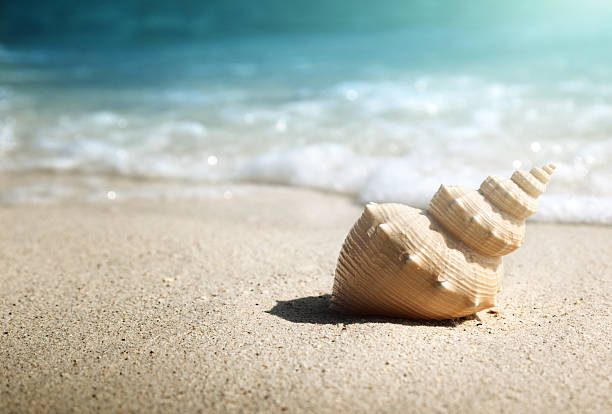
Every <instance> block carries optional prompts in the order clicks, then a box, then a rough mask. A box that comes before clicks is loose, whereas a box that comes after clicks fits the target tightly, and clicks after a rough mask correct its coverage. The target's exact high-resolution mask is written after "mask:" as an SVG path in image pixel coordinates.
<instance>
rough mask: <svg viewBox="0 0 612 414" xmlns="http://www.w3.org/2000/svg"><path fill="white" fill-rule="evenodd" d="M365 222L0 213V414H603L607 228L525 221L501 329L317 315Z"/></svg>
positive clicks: (243, 197)
mask: <svg viewBox="0 0 612 414" xmlns="http://www.w3.org/2000/svg"><path fill="white" fill-rule="evenodd" d="M360 213H361V206H360V205H358V204H356V203H355V202H354V201H352V200H351V199H349V198H345V197H342V196H338V195H332V194H322V193H318V192H314V191H309V190H300V189H291V188H284V187H271V186H244V187H242V190H241V191H237V192H234V193H233V194H232V197H231V198H224V197H223V196H215V195H214V194H213V195H211V196H209V197H200V198H198V199H193V200H190V199H167V200H152V199H144V198H143V199H133V200H128V201H125V200H122V199H121V198H120V197H118V198H117V199H116V200H106V201H100V202H62V203H55V204H20V205H3V206H0V228H1V229H2V231H1V232H0V269H1V270H0V412H2V413H13V412H14V413H22V412H40V413H42V412H94V411H102V412H283V411H286V412H319V413H326V412H329V413H334V412H349V411H350V412H363V413H365V412H398V413H400V412H401V413H411V412H414V413H417V412H418V413H426V412H439V413H445V412H470V413H485V412H508V413H519V412H520V413H527V412H566V413H603V412H612V399H611V398H612V397H611V395H612V394H611V390H612V385H611V383H610V378H612V334H611V333H610V326H611V325H612V312H611V307H610V295H611V292H612V269H611V267H610V261H611V259H612V227H603V226H601V227H598V226H586V225H555V224H539V223H529V224H528V227H527V239H526V243H525V245H524V246H523V247H522V248H521V249H519V250H518V251H517V252H515V253H513V254H511V255H509V256H507V257H506V258H505V259H504V263H505V269H506V273H505V279H504V287H503V291H502V294H501V296H500V297H499V308H498V309H499V313H489V312H487V311H484V312H481V313H479V314H478V315H477V316H475V317H469V318H464V319H460V320H453V321H446V322H423V321H408V320H398V319H388V318H377V317H372V318H351V317H344V316H341V315H335V314H330V313H328V311H327V305H328V301H329V293H330V292H331V287H332V283H333V273H334V268H335V262H336V258H337V254H338V252H339V250H340V247H341V244H342V241H343V239H344V237H345V235H346V233H347V232H348V230H349V228H350V227H351V225H352V224H353V222H354V221H355V219H356V218H357V217H358V216H359V214H360Z"/></svg>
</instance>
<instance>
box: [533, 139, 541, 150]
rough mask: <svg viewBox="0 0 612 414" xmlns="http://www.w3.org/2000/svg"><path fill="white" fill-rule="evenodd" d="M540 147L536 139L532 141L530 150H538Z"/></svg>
mask: <svg viewBox="0 0 612 414" xmlns="http://www.w3.org/2000/svg"><path fill="white" fill-rule="evenodd" d="M541 149H542V145H541V144H540V143H539V142H538V141H533V142H532V143H531V150H532V151H533V152H538V151H540V150H541Z"/></svg>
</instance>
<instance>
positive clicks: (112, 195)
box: [106, 190, 117, 200]
mask: <svg viewBox="0 0 612 414" xmlns="http://www.w3.org/2000/svg"><path fill="white" fill-rule="evenodd" d="M106 198H108V199H109V200H114V199H116V198H117V193H116V192H114V191H113V190H111V191H109V192H108V193H106Z"/></svg>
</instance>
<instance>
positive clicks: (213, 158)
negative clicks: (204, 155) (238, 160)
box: [207, 155, 219, 166]
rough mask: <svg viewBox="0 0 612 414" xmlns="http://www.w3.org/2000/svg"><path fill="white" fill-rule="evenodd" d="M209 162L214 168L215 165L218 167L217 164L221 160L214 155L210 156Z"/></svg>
mask: <svg viewBox="0 0 612 414" xmlns="http://www.w3.org/2000/svg"><path fill="white" fill-rule="evenodd" d="M207 161H208V165H210V166H213V165H217V163H218V162H219V159H218V158H217V157H215V156H214V155H210V156H209V157H208V160H207Z"/></svg>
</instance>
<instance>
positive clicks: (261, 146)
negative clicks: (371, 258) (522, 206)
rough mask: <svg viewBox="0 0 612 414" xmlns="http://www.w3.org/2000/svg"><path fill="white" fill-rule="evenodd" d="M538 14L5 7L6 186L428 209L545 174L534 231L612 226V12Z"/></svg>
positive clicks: (215, 6)
mask: <svg viewBox="0 0 612 414" xmlns="http://www.w3.org/2000/svg"><path fill="white" fill-rule="evenodd" d="M329 3H333V4H329ZM531 3H534V2H527V1H513V2H510V1H500V2H485V1H474V2H462V1H459V2H455V1H450V0H439V1H415V2H400V1H383V2H380V3H379V2H377V3H376V4H372V3H370V2H359V1H358V2H349V1H338V2H320V1H314V2H294V3H292V2H280V1H274V0H268V1H263V2H261V3H247V2H240V1H227V2H195V1H178V2H173V3H172V4H167V2H159V1H153V2H148V3H147V4H146V7H144V6H143V5H142V4H141V3H139V2H130V1H125V2H118V1H111V2H106V3H105V4H104V5H99V6H93V5H92V6H88V7H87V8H85V7H83V6H80V5H79V3H78V2H76V1H69V0H65V1H57V2H46V3H45V2H40V4H38V5H35V6H32V8H31V9H27V10H26V9H24V7H23V6H22V5H21V3H19V2H16V1H12V2H11V1H8V2H3V4H2V5H1V6H0V16H1V17H0V173H2V174H5V175H11V176H14V175H18V174H41V175H44V174H49V173H51V174H53V175H54V176H63V175H66V176H70V177H84V178H86V179H88V180H89V181H88V182H93V183H95V185H93V187H92V186H91V185H90V186H88V187H87V190H79V188H76V187H75V188H71V189H70V196H71V197H75V196H76V197H78V196H79V195H83V196H86V195H87V194H79V191H87V192H88V194H90V193H91V192H92V191H93V192H95V193H96V194H98V193H99V194H104V195H110V194H112V197H110V196H109V198H112V199H116V198H123V197H129V194H128V193H121V192H118V191H115V190H113V189H112V188H111V184H110V183H112V180H114V179H116V178H117V177H120V178H121V179H130V180H134V181H135V182H143V181H148V180H153V181H155V180H163V181H164V182H181V183H183V182H184V183H188V186H191V187H193V186H210V185H218V186H227V185H233V184H240V183H273V184H282V185H290V186H299V187H308V188H314V189H319V190H322V191H332V192H339V193H344V194H348V195H350V196H352V197H354V198H355V199H356V200H359V201H360V202H361V201H399V202H406V203H409V204H412V205H416V206H421V207H424V206H426V205H427V203H428V201H429V199H430V198H431V196H432V195H433V194H434V192H435V191H436V190H437V188H438V186H439V185H440V184H442V183H446V184H457V185H466V186H472V187H476V188H477V187H478V185H479V184H480V182H481V181H482V180H483V179H484V178H485V177H486V176H487V175H490V174H498V175H504V176H510V175H511V173H512V171H513V170H514V169H519V168H520V169H530V168H531V167H533V166H541V165H545V164H548V163H551V162H552V163H554V164H555V165H556V166H557V170H556V171H555V174H554V176H553V180H552V181H551V182H550V184H549V188H548V192H547V193H546V194H545V195H543V196H542V197H541V200H540V211H539V212H538V213H537V215H536V216H535V217H534V219H536V220H541V221H557V222H583V223H606V224H612V46H611V45H612V4H608V3H607V2H603V1H597V0H588V1H585V2H580V3H576V2H569V1H542V2H538V3H537V4H536V5H533V4H531ZM92 180H93V181H92ZM45 185H47V184H45ZM54 185H57V186H58V187H57V188H45V191H44V197H41V190H40V188H39V187H37V186H31V187H23V188H18V189H15V188H11V189H5V191H0V202H3V203H15V202H31V201H36V200H38V201H40V200H42V201H53V200H57V199H60V198H62V197H64V196H66V189H65V188H61V182H58V183H57V184H54ZM191 187H190V188H191ZM156 191H163V190H160V189H157V190H156ZM173 194H175V192H174V193H173Z"/></svg>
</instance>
